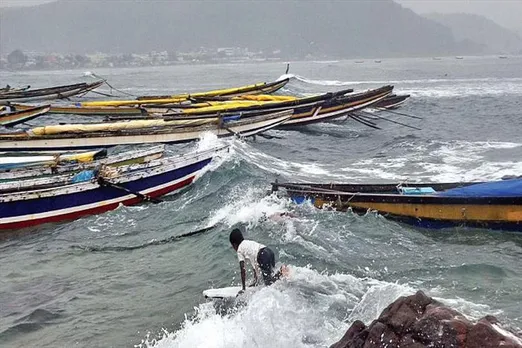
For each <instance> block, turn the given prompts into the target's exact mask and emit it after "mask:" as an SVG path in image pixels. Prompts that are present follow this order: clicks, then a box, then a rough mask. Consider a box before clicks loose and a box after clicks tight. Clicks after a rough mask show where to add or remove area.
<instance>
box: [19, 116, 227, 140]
mask: <svg viewBox="0 0 522 348" xmlns="http://www.w3.org/2000/svg"><path fill="white" fill-rule="evenodd" d="M217 121H218V118H214V117H213V118H199V119H195V120H176V121H165V120H162V119H160V120H136V121H125V122H113V123H93V124H64V125H54V126H43V127H35V128H32V129H30V130H28V131H27V134H28V135H30V136H43V135H51V134H61V133H89V132H111V131H122V130H129V129H140V128H152V127H175V126H183V127H190V126H201V125H204V124H209V123H215V122H217Z"/></svg>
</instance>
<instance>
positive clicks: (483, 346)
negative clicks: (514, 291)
mask: <svg viewBox="0 0 522 348" xmlns="http://www.w3.org/2000/svg"><path fill="white" fill-rule="evenodd" d="M384 347H386V348H425V347H433V348H494V347H495V348H496V347H502V348H522V337H521V335H520V333H518V334H515V333H513V332H511V331H509V330H506V329H503V328H502V326H501V325H500V323H499V322H498V319H497V318H495V317H493V316H490V315H488V316H486V317H484V318H482V319H480V320H479V321H478V322H476V323H472V322H471V321H470V320H468V319H467V318H466V317H464V316H463V315H462V314H461V313H459V312H458V311H456V310H454V309H452V308H449V307H446V306H445V305H443V304H442V303H440V302H438V301H436V300H434V299H432V298H430V297H428V296H426V295H425V294H424V293H423V292H422V291H419V292H417V293H416V294H415V295H412V296H407V297H400V298H399V299H397V300H396V301H395V302H393V303H392V304H390V305H389V306H388V307H387V308H386V309H384V310H383V311H382V313H381V315H380V316H379V318H378V319H377V320H374V321H373V322H372V323H371V324H370V325H369V326H368V327H367V326H366V325H365V324H364V323H363V322H361V321H360V320H357V321H355V322H354V323H353V324H352V326H351V327H350V328H349V329H348V331H347V332H346V333H345V335H344V336H343V337H342V338H341V340H340V341H339V342H337V343H335V344H333V345H332V346H330V348H384Z"/></svg>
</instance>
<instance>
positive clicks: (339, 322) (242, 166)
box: [0, 57, 522, 348]
mask: <svg viewBox="0 0 522 348" xmlns="http://www.w3.org/2000/svg"><path fill="white" fill-rule="evenodd" d="M284 70H285V64H284V63H259V64H226V65H225V64H223V65H191V66H172V67H151V68H129V69H99V70H97V71H94V72H95V73H96V74H98V75H100V76H103V77H105V78H107V79H108V81H109V83H110V84H111V85H112V86H114V87H115V88H118V89H120V90H122V91H124V92H126V93H130V94H133V95H145V94H163V93H174V92H186V91H201V90H208V89H214V88H220V87H232V86H240V85H243V84H250V83H256V82H261V81H273V80H275V79H277V78H279V77H280V76H281V75H282V74H283V73H284ZM289 74H292V80H291V82H290V84H289V85H288V86H287V87H285V89H284V90H283V91H281V93H291V94H297V95H308V94H313V93H319V92H326V91H335V90H338V89H342V88H354V89H356V90H365V89H368V88H374V87H379V86H382V85H385V84H393V85H395V89H396V93H408V94H411V95H412V97H411V98H410V99H409V100H408V101H407V103H406V104H405V105H404V106H403V107H402V108H401V109H400V110H399V111H400V112H402V113H406V114H409V115H415V116H419V117H422V119H413V118H407V117H402V116H399V115H394V114H389V113H380V114H378V115H379V116H382V117H386V118H389V119H393V120H396V121H400V122H403V123H407V124H409V125H412V126H415V127H418V128H421V129H422V130H420V131H419V130H414V129H410V128H406V127H402V126H400V125H397V124H393V123H391V122H388V121H386V120H377V121H376V122H377V123H378V125H379V126H380V127H381V128H382V130H375V129H370V128H368V127H366V126H364V125H361V124H358V123H356V122H355V121H353V120H350V119H348V120H340V121H338V122H335V123H325V124H317V125H310V126H307V127H304V128H302V129H297V130H289V131H280V130H276V131H270V132H269V133H268V134H269V135H271V136H273V138H272V139H266V138H262V137H257V139H256V140H255V141H254V140H252V139H247V140H245V141H241V140H218V139H215V138H212V137H210V136H205V137H203V138H202V141H201V142H200V143H198V144H185V145H180V146H169V148H168V150H169V152H171V153H180V152H184V151H189V150H191V149H193V148H195V147H202V146H211V145H213V144H218V143H229V144H230V145H231V151H230V152H229V153H228V154H227V155H225V156H223V157H221V158H219V159H217V160H216V161H215V162H214V163H213V164H212V166H211V167H210V168H209V169H208V170H207V171H206V172H205V173H204V174H203V175H202V176H201V177H200V178H199V179H198V180H197V181H196V183H195V184H194V185H193V186H192V187H190V188H189V189H187V190H185V191H183V192H182V193H180V194H177V195H174V196H170V197H168V198H166V199H165V202H163V203H160V204H157V205H154V204H143V205H139V206H135V207H120V208H119V209H117V210H115V211H112V212H109V213H106V214H103V215H97V216H91V217H86V218H82V219H80V220H77V221H72V222H65V223H60V224H50V225H44V226H40V227H36V228H32V229H28V230H26V231H23V233H22V234H17V235H5V234H4V235H3V237H4V238H2V240H0V265H1V266H0V346H2V347H53V348H56V347H136V346H137V347H158V348H159V347H161V348H166V347H168V348H175V347H191V348H193V347H194V348H195V347H216V348H217V347H226V348H233V347H310V348H312V347H326V346H328V345H330V344H332V343H334V342H335V341H337V340H338V339H339V338H340V337H341V336H342V335H343V334H344V332H345V330H346V329H347V328H348V327H349V325H350V324H351V323H352V322H353V320H355V319H360V320H363V321H364V322H365V323H369V322H371V320H373V319H375V318H376V317H377V316H378V315H379V314H380V312H381V311H382V310H383V309H384V308H385V307H386V306H387V305H388V304H389V303H390V302H392V301H393V300H395V299H396V298H397V297H399V296H401V295H408V294H412V293H414V292H415V291H417V290H419V289H420V290H423V291H425V292H426V293H427V294H428V295H430V296H432V297H435V298H437V299H439V300H440V301H442V302H444V303H446V304H448V305H451V306H452V307H454V308H456V309H457V310H459V311H461V312H463V313H464V314H466V315H468V316H469V317H471V318H479V317H481V316H484V315H486V314H493V315H496V316H497V317H498V318H499V319H500V320H501V322H503V323H504V324H505V325H506V326H507V327H509V328H511V329H512V330H515V331H521V330H522V301H521V299H522V234H517V233H509V232H492V231H488V230H482V229H470V228H455V229H445V230H425V229H419V228H413V227H410V226H407V225H403V224H400V223H396V222H392V221H388V220H385V219H384V218H382V217H380V216H378V215H376V214H373V213H369V214H367V215H365V216H356V215H353V214H351V213H339V212H331V211H321V210H317V209H315V208H313V207H312V206H310V205H307V204H304V205H300V206H298V205H295V204H293V203H292V202H290V201H289V200H288V199H287V198H284V197H277V196H275V195H270V194H269V192H268V191H269V189H270V183H271V182H272V181H274V180H276V179H278V180H279V181H286V180H292V181H310V182H399V181H400V182H404V181H408V182H416V181H446V182H447V181H459V180H488V179H499V178H501V177H503V176H505V175H520V174H522V136H521V134H522V58H521V57H518V58H517V57H510V58H509V59H498V58H496V57H465V58H464V59H462V60H456V59H454V58H443V59H442V60H432V59H431V58H418V59H393V60H392V59H389V60H383V61H382V63H380V64H378V63H375V62H374V61H373V60H367V61H365V62H364V63H362V64H356V63H355V62H354V61H353V60H350V61H328V62H293V63H291V65H290V71H289ZM82 75H83V71H82V70H71V71H45V72H16V73H15V72H5V71H4V72H0V85H5V84H7V83H9V84H10V85H11V86H17V85H27V84H30V85H32V86H34V87H44V86H49V85H56V84H62V83H63V84H68V83H74V82H77V81H82V80H85V77H83V76H82ZM101 91H104V92H110V89H109V88H108V87H106V88H102V89H101ZM114 93H115V94H117V93H118V92H116V91H114ZM95 97H96V96H95ZM72 118H74V116H68V117H66V116H52V117H51V116H44V117H42V118H40V119H36V120H33V121H31V123H32V124H35V125H36V124H42V123H43V124H45V123H55V122H68V121H70V120H71V119H72ZM77 119H78V120H81V118H77ZM118 150H121V149H114V151H118ZM283 211H290V212H292V213H293V214H295V215H296V217H295V218H287V219H283V220H282V221H273V220H271V219H266V216H267V215H271V214H273V213H277V212H283ZM213 225H215V228H214V229H212V230H211V231H209V232H207V233H205V234H201V235H197V236H193V237H189V238H183V239H180V240H177V241H171V242H166V243H163V244H161V243H155V242H154V241H156V242H157V241H162V240H166V239H168V238H169V237H171V236H176V235H179V234H182V233H186V232H190V231H193V230H196V229H199V228H203V227H206V226H213ZM234 227H240V228H242V229H244V231H245V236H246V237H247V238H250V239H254V240H257V241H259V242H262V243H264V244H267V245H269V246H271V247H272V248H273V249H274V250H275V251H276V253H277V255H278V259H279V260H280V261H281V262H283V263H285V264H288V265H290V269H291V274H290V277H289V279H288V280H285V281H282V282H278V283H276V284H275V285H274V286H272V287H268V288H263V289H261V290H259V291H257V292H256V293H254V294H253V295H252V296H251V298H249V300H248V301H246V302H245V303H243V304H242V305H241V306H238V307H230V306H228V307H227V306H226V305H221V306H218V305H217V304H214V303H212V302H209V301H206V300H205V299H204V298H203V296H202V294H201V292H202V291H203V290H205V289H207V288H210V287H222V286H230V285H233V284H238V283H239V267H238V262H237V257H236V255H235V253H234V251H233V249H232V248H231V247H230V245H229V243H228V234H229V232H230V231H231V229H232V228H234ZM131 249H132V250H131Z"/></svg>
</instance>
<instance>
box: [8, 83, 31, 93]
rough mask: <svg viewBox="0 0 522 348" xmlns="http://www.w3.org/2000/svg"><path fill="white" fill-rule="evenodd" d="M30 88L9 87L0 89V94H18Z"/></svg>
mask: <svg viewBox="0 0 522 348" xmlns="http://www.w3.org/2000/svg"><path fill="white" fill-rule="evenodd" d="M29 88H31V86H25V87H11V86H9V85H7V86H5V87H2V88H0V93H5V92H20V91H27V90H28V89H29Z"/></svg>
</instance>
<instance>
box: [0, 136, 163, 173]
mask: <svg viewBox="0 0 522 348" xmlns="http://www.w3.org/2000/svg"><path fill="white" fill-rule="evenodd" d="M164 151H165V146H164V145H157V146H153V147H149V148H146V149H138V150H132V151H126V152H122V153H118V154H114V155H111V156H108V157H105V158H102V159H98V160H94V161H90V162H80V163H70V162H65V163H63V162H62V163H53V164H51V165H35V166H31V167H23V168H10V169H6V170H0V181H10V180H20V179H27V178H39V177H43V176H50V175H58V174H66V173H78V172H81V171H83V170H89V169H94V168H97V167H100V166H102V165H103V166H110V167H114V166H124V165H129V164H142V163H148V162H150V161H153V160H156V159H159V158H161V157H163V154H164ZM8 153H11V152H8ZM29 155H30V154H29ZM52 155H53V156H54V155H56V154H52Z"/></svg>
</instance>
